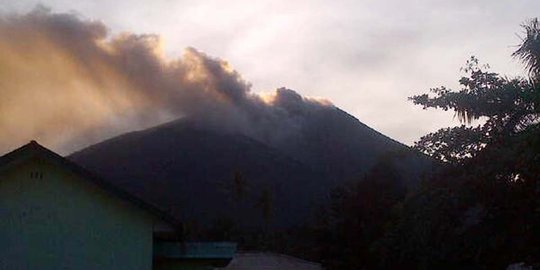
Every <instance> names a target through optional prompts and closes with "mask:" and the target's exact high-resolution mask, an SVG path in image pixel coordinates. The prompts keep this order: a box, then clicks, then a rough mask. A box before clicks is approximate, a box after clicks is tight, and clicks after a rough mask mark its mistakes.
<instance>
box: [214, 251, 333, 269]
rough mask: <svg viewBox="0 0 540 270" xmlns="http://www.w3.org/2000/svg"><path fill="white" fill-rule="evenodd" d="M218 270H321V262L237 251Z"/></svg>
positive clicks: (281, 255) (266, 253)
mask: <svg viewBox="0 0 540 270" xmlns="http://www.w3.org/2000/svg"><path fill="white" fill-rule="evenodd" d="M216 269H220V270H323V268H322V266H321V264H319V263H314V262H310V261H305V260H302V259H299V258H296V257H292V256H288V255H283V254H276V253H269V252H245V253H237V254H236V255H235V256H234V258H233V260H232V261H231V262H230V263H229V265H228V266H227V267H225V268H216Z"/></svg>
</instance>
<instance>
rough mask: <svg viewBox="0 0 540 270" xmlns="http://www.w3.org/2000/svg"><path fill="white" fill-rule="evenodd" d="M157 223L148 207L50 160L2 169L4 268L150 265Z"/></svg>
mask: <svg viewBox="0 0 540 270" xmlns="http://www.w3.org/2000/svg"><path fill="white" fill-rule="evenodd" d="M32 172H40V173H42V174H43V178H42V179H41V178H40V177H33V178H32V177H31V173H32ZM152 224H153V222H152V217H151V216H150V215H149V214H147V213H146V212H145V211H143V210H141V209H139V208H136V207H134V206H131V205H130V203H129V202H125V201H123V200H121V199H118V198H116V197H115V196H114V195H111V194H109V193H107V192H106V191H104V190H102V189H101V188H99V187H97V186H95V185H94V184H92V183H90V182H88V181H87V180H85V179H81V178H79V177H78V176H76V175H74V174H72V173H71V172H69V171H67V170H65V169H64V168H63V167H60V166H57V165H54V164H51V163H49V162H48V161H42V160H29V161H26V162H24V163H22V164H19V165H17V166H14V167H12V168H9V169H7V170H5V171H3V172H0V269H2V270H49V269H50V270H68V269H74V270H75V269H77V270H83V269H92V270H96V269H99V270H108V269H111V270H113V269H114V270H122V269H126V270H128V269H129V270H150V269H152V226H153V225H152Z"/></svg>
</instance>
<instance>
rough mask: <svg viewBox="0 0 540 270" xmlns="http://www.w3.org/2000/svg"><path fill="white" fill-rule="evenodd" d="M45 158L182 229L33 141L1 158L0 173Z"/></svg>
mask: <svg viewBox="0 0 540 270" xmlns="http://www.w3.org/2000/svg"><path fill="white" fill-rule="evenodd" d="M36 157H37V158H43V159H46V160H48V161H51V162H53V163H55V164H57V165H59V166H62V167H64V168H65V169H67V170H69V171H71V172H73V173H75V174H77V175H79V176H81V177H82V178H84V179H86V180H88V181H90V182H92V183H94V184H96V185H97V186H99V187H101V188H102V189H104V190H105V191H107V192H109V193H111V194H113V195H115V196H116V197H118V198H120V199H123V200H125V201H128V202H130V203H131V204H133V205H135V206H137V207H139V208H142V209H144V210H146V211H148V212H150V213H151V214H153V215H154V216H157V217H158V218H160V219H161V220H163V221H165V222H166V223H169V224H170V225H173V226H174V227H175V228H177V229H179V228H181V222H180V221H178V220H177V219H176V218H174V217H172V216H171V215H169V214H167V213H166V212H164V211H162V210H160V209H159V208H157V207H156V206H154V205H152V204H150V203H148V202H146V201H144V200H142V199H140V198H138V197H136V196H134V195H133V194H131V193H128V192H126V191H125V190H123V189H120V188H118V187H116V186H114V185H113V184H112V183H111V182H109V181H107V180H105V179H103V178H101V177H98V176H96V175H95V174H94V173H92V172H90V171H88V170H86V169H84V168H82V167H81V166H79V165H77V164H75V163H73V162H72V161H69V160H68V159H66V158H64V157H62V156H60V155H59V154H57V153H55V152H53V151H51V150H49V149H47V148H45V147H44V146H42V145H40V144H39V143H37V142H36V141H31V142H30V143H28V144H26V145H23V146H22V147H20V148H18V149H15V150H13V151H11V152H9V153H7V154H5V155H3V156H1V157H0V171H2V170H3V169H6V168H7V167H10V166H11V165H14V164H18V163H19V162H22V161H25V160H27V159H30V158H36Z"/></svg>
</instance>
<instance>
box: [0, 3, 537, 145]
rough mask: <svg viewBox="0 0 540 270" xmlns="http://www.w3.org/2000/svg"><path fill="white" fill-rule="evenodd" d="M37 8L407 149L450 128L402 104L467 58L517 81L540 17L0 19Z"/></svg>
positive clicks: (146, 10) (252, 7)
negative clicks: (524, 40) (306, 101)
mask: <svg viewBox="0 0 540 270" xmlns="http://www.w3.org/2000/svg"><path fill="white" fill-rule="evenodd" d="M37 5H42V6H45V7H47V8H49V9H50V10H51V11H52V12H55V13H62V12H68V13H73V14H76V15H77V16H78V17H80V18H82V19H84V20H96V21H99V22H101V23H102V24H103V25H105V26H106V27H108V28H109V31H110V32H111V34H113V35H114V34H119V33H123V32H131V33H139V34H143V33H151V34H157V35H159V36H160V37H161V43H160V46H161V47H162V49H163V51H164V53H165V57H168V58H170V59H174V58H177V57H180V56H181V55H182V53H183V51H184V49H185V48H187V47H193V48H196V49H197V50H200V51H201V52H204V53H205V54H207V55H210V56H212V57H218V58H220V59H223V60H225V61H227V62H228V64H229V65H230V66H231V67H232V68H233V69H235V70H236V71H238V73H239V74H241V76H242V78H243V79H245V80H246V81H248V82H250V83H251V85H252V91H254V92H256V93H267V92H271V91H274V90H275V89H276V88H280V87H287V88H290V89H294V90H295V91H297V92H298V93H300V94H302V95H304V96H309V97H321V98H325V99H328V100H330V101H331V102H332V103H333V104H334V105H336V106H338V107H339V108H341V109H343V110H345V111H347V112H348V113H350V114H352V115H354V116H355V117H357V118H358V119H359V120H360V121H361V122H363V123H365V124H367V125H369V126H371V127H372V128H374V129H376V130H378V131H380V132H381V133H383V134H386V135H387V136H389V137H391V138H394V139H396V140H398V141H400V142H403V143H405V144H408V145H411V144H413V142H414V141H416V140H418V139H419V138H420V136H422V135H424V134H426V133H428V132H433V131H436V130H437V129H439V128H441V127H446V126H450V125H456V124H458V123H457V122H456V121H457V120H455V119H453V114H452V113H450V112H438V111H433V110H428V111H424V110H422V109H421V108H420V107H417V106H414V105H413V104H412V103H411V102H410V101H408V100H407V97H409V96H411V95H414V94H421V93H424V92H427V91H428V90H429V88H432V87H438V86H441V85H444V86H448V87H450V88H457V87H458V79H459V78H460V76H461V75H462V73H461V72H460V67H462V66H463V65H464V64H465V61H466V60H467V59H468V58H469V57H470V56H471V55H475V56H477V57H478V58H479V59H480V61H481V62H483V63H489V65H490V66H491V69H492V70H493V71H495V72H498V73H501V74H507V75H510V76H517V75H522V74H524V72H523V71H522V68H521V66H520V64H519V63H518V62H517V61H516V60H514V59H512V58H511V56H510V54H511V53H512V52H513V50H515V48H516V47H515V46H516V45H518V44H519V42H520V39H519V34H520V33H521V28H520V24H521V23H523V22H524V21H525V20H526V19H530V18H533V17H536V16H538V12H537V11H539V10H540V1H537V0H513V1H502V0H501V1H494V0H480V1H462V0H455V1H442V0H441V1H439V0H431V1H427V0H426V1H420V0H416V1H402V0H383V1H375V0H365V1H361V0H356V1H322V0H313V1H303V0H299V1H278V0H273V1H252V0H251V1H244V0H240V1H233V0H229V1H217V0H197V1H191V0H185V1H183V0H155V1H133V0H117V1H101V0H98V1H73V0H50V1H33V0H16V1H15V0H7V1H2V2H0V12H1V13H4V14H9V13H13V12H15V13H26V12H29V11H31V10H32V9H34V8H35V7H36V6H37Z"/></svg>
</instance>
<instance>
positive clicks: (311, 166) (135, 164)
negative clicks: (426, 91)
mask: <svg viewBox="0 0 540 270" xmlns="http://www.w3.org/2000/svg"><path fill="white" fill-rule="evenodd" d="M300 123H301V124H299V125H298V126H297V127H296V129H295V130H294V132H288V133H285V134H288V135H287V136H281V137H279V138H275V137H272V136H268V137H267V138H268V139H264V138H262V139H261V138H257V139H254V138H252V137H248V136H246V135H242V134H239V133H235V132H232V131H230V130H229V131H225V130H223V129H218V128H215V127H214V128H212V127H210V126H207V125H205V124H204V123H200V122H198V121H194V120H187V119H181V120H177V121H173V122H171V123H168V124H165V125H161V126H158V127H154V128H151V129H148V130H143V131H139V132H132V133H128V134H125V135H122V136H119V137H116V138H113V139H110V140H107V141H104V142H102V143H99V144H96V145H93V146H90V147H88V148H86V149H83V150H81V151H79V152H76V153H74V154H72V155H71V156H70V157H69V158H70V159H72V160H73V161H75V162H77V163H79V164H81V165H82V166H84V167H86V168H88V169H90V170H92V171H96V172H98V173H99V174H101V175H103V176H104V177H106V178H108V179H111V181H114V183H115V184H117V185H119V186H120V187H122V188H125V189H127V190H129V191H131V192H134V193H136V194H138V195H140V196H142V197H144V198H146V199H147V200H150V201H152V202H154V203H156V204H157V205H159V206H161V207H165V208H167V209H168V210H169V211H171V212H172V213H173V214H175V215H176V216H178V217H181V218H183V219H184V220H188V221H194V222H195V221H196V222H201V223H205V224H208V223H209V222H213V221H216V220H218V219H222V218H230V219H232V220H234V221H235V223H236V224H241V225H242V226H260V225H263V224H265V221H266V222H270V223H271V224H270V225H274V226H279V227H282V226H285V227H288V226H290V225H294V224H298V223H299V222H301V221H303V220H305V219H306V218H307V217H308V216H309V215H310V214H311V210H312V209H313V206H316V205H317V204H321V203H324V202H325V200H326V198H327V195H328V192H329V191H330V190H331V189H332V188H334V187H336V186H337V185H339V184H341V183H343V182H345V181H347V180H354V179H361V177H362V174H363V173H365V172H367V171H368V170H369V168H370V167H372V166H373V165H374V164H375V163H377V162H381V161H383V160H386V161H388V160H390V161H391V163H392V164H394V166H395V167H396V168H397V169H398V170H399V171H400V172H401V174H402V175H403V177H404V184H405V185H406V186H414V185H416V183H418V181H419V179H420V176H421V174H422V173H423V172H425V171H426V169H427V168H428V167H429V165H430V161H429V160H428V159H427V158H425V157H424V156H422V155H420V154H418V153H415V152H414V151H412V150H410V149H409V148H408V147H406V146H404V145H402V144H400V143H398V142H396V141H393V140H391V139H389V138H388V137H386V136H384V135H382V134H380V133H378V132H377V131H375V130H373V129H371V128H369V127H367V126H366V125H364V124H362V123H361V122H360V121H358V120H357V119H356V118H354V117H352V116H350V115H348V114H347V113H345V112H343V111H341V110H339V109H336V108H333V107H328V108H325V109H321V110H317V111H314V112H311V113H310V114H309V115H305V116H303V121H302V122H300ZM235 175H236V177H235ZM238 178H241V179H242V180H241V181H237V180H235V179H238ZM240 193H245V194H240ZM265 207H266V210H265ZM268 209H270V210H269V211H268ZM265 211H266V212H265ZM265 217H266V218H267V219H265Z"/></svg>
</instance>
